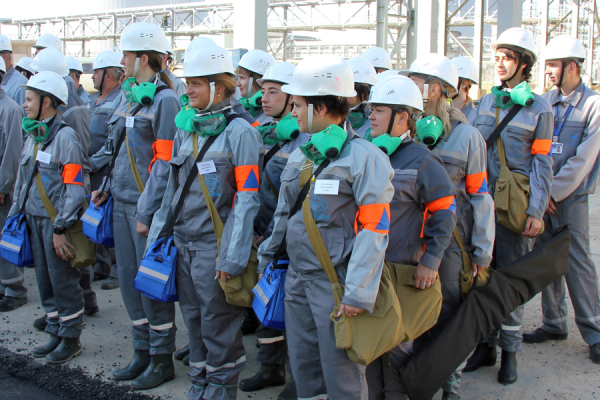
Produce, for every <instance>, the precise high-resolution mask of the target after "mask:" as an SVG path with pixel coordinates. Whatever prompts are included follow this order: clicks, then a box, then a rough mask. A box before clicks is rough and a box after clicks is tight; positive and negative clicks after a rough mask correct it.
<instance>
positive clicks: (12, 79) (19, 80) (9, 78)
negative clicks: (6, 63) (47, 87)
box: [0, 65, 27, 111]
mask: <svg viewBox="0 0 600 400" xmlns="http://www.w3.org/2000/svg"><path fill="white" fill-rule="evenodd" d="M26 84H27V78H25V76H23V74H21V73H20V72H18V71H17V70H16V69H15V67H14V66H13V65H11V67H10V68H9V69H8V71H6V74H4V76H3V77H2V85H0V86H1V87H2V90H4V91H5V92H6V94H7V95H8V97H10V98H11V99H13V100H14V101H15V102H16V103H17V104H18V105H19V107H21V109H22V110H23V111H24V109H23V104H24V103H25V89H23V88H22V87H21V85H26Z"/></svg>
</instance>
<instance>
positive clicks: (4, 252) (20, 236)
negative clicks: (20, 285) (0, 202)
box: [0, 124, 64, 267]
mask: <svg viewBox="0 0 600 400" xmlns="http://www.w3.org/2000/svg"><path fill="white" fill-rule="evenodd" d="M63 125H64V124H63ZM58 129H62V126H61V127H60V128H58ZM38 145H39V144H38V143H36V144H35V146H34V150H33V160H34V166H33V172H32V174H31V177H30V178H29V182H27V185H26V186H25V198H24V199H23V201H22V203H21V209H20V210H19V213H18V214H17V215H15V216H12V217H10V218H9V219H8V220H6V223H5V224H4V230H3V233H2V238H1V239H0V256H2V258H4V259H5V260H7V261H9V262H11V263H13V264H15V265H16V266H17V267H26V266H28V265H33V252H32V251H31V242H30V241H29V229H28V227H27V219H26V216H25V204H26V203H27V197H29V190H30V189H31V185H32V183H33V179H34V178H35V175H36V174H37V167H38V162H37V161H35V159H36V158H37V152H38ZM49 145H50V143H46V144H45V145H44V147H43V148H42V151H44V150H46V148H47V147H48V146H49Z"/></svg>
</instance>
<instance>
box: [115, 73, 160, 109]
mask: <svg viewBox="0 0 600 400" xmlns="http://www.w3.org/2000/svg"><path fill="white" fill-rule="evenodd" d="M123 92H124V93H125V98H126V99H127V101H128V102H130V103H140V104H143V105H145V106H149V105H150V104H152V103H153V102H154V95H155V94H156V83H152V82H142V83H140V84H138V83H137V80H136V79H135V78H129V79H127V80H126V81H125V82H123Z"/></svg>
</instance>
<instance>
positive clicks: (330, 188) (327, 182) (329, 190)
mask: <svg viewBox="0 0 600 400" xmlns="http://www.w3.org/2000/svg"><path fill="white" fill-rule="evenodd" d="M339 190H340V181H337V180H335V179H319V180H316V181H315V194H331V195H337V194H338V192H339Z"/></svg>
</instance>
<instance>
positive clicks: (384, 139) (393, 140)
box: [371, 133, 406, 156]
mask: <svg viewBox="0 0 600 400" xmlns="http://www.w3.org/2000/svg"><path fill="white" fill-rule="evenodd" d="M405 137H406V136H405V135H402V136H399V137H391V136H390V135H389V134H387V133H384V134H383V135H381V136H377V137H376V138H374V139H372V140H371V143H373V144H374V145H375V146H377V147H379V148H380V149H381V151H383V152H384V153H386V154H387V155H388V156H391V155H392V154H394V152H395V151H396V149H397V148H398V146H400V145H401V144H402V140H404V138H405Z"/></svg>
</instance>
